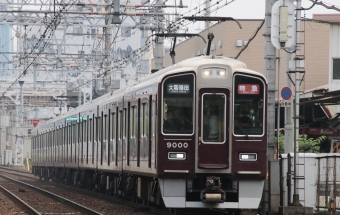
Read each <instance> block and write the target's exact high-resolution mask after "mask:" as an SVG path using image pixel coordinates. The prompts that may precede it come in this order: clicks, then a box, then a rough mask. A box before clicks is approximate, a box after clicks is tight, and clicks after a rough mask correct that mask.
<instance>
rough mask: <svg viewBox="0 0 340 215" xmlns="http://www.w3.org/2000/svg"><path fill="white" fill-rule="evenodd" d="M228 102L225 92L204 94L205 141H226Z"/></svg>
mask: <svg viewBox="0 0 340 215" xmlns="http://www.w3.org/2000/svg"><path fill="white" fill-rule="evenodd" d="M226 102H227V101H226V96H225V94H222V93H221V94H220V93H217V94H212V93H206V94H203V99H202V103H203V104H202V107H203V116H202V128H203V129H202V132H203V134H202V136H203V143H209V142H213V143H218V142H220V143H221V142H225V132H224V131H225V126H226V115H225V113H226V111H227V110H226Z"/></svg>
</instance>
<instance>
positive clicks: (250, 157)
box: [239, 153, 257, 161]
mask: <svg viewBox="0 0 340 215" xmlns="http://www.w3.org/2000/svg"><path fill="white" fill-rule="evenodd" d="M239 159H240V161H257V153H240V154H239Z"/></svg>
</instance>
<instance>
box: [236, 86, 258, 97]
mask: <svg viewBox="0 0 340 215" xmlns="http://www.w3.org/2000/svg"><path fill="white" fill-rule="evenodd" d="M237 92H238V94H251V95H254V94H255V95H258V94H260V85H259V84H239V85H238V86H237Z"/></svg>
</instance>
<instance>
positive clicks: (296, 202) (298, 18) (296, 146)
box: [292, 0, 304, 206]
mask: <svg viewBox="0 0 340 215" xmlns="http://www.w3.org/2000/svg"><path fill="white" fill-rule="evenodd" d="M296 3H297V4H296V52H295V92H294V93H295V103H294V113H295V116H294V126H295V129H294V194H293V203H292V205H293V206H300V200H299V193H298V191H297V187H298V180H297V177H299V176H298V168H297V157H298V156H299V155H298V152H299V134H300V129H299V126H300V125H299V119H300V93H301V92H300V83H301V79H300V71H303V70H304V66H303V65H302V64H301V61H303V60H304V59H303V58H302V57H301V38H300V30H301V0H296Z"/></svg>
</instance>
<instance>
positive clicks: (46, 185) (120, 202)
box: [0, 167, 254, 215]
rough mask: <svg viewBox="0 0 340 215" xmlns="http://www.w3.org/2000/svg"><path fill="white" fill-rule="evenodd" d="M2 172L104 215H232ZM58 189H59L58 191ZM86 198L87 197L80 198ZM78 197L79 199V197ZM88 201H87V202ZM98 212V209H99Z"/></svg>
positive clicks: (5, 170) (15, 172) (0, 170)
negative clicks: (166, 206)
mask: <svg viewBox="0 0 340 215" xmlns="http://www.w3.org/2000/svg"><path fill="white" fill-rule="evenodd" d="M0 172H2V173H3V174H11V175H13V176H16V177H17V178H18V179H20V180H23V179H22V177H25V178H24V180H25V181H26V182H27V183H34V184H35V183H37V184H39V185H37V186H39V187H40V188H43V189H45V190H47V191H48V192H51V193H52V192H53V193H55V192H56V193H57V195H58V196H67V198H69V199H73V200H71V201H77V199H78V200H81V202H82V204H84V205H86V206H87V207H88V208H96V207H93V204H91V202H92V203H93V202H95V204H96V205H97V206H98V205H99V206H100V205H102V206H103V207H99V208H102V210H101V211H103V214H139V215H150V214H164V215H166V214H172V215H173V214H179V215H182V214H185V215H199V214H216V215H219V214H230V215H232V213H230V211H229V213H228V212H227V211H225V210H210V209H164V208H160V207H159V206H158V207H157V206H155V205H147V204H146V203H144V204H143V202H141V201H140V200H138V199H137V198H134V199H131V198H130V199H122V198H115V197H112V196H108V195H104V194H102V193H97V192H93V191H89V190H85V189H80V188H77V187H73V186H69V185H65V184H60V183H55V182H49V181H45V180H39V179H38V177H36V176H34V175H32V174H31V173H30V172H27V171H21V170H16V169H11V168H7V167H0ZM56 188H57V189H56ZM78 194H79V195H80V196H85V197H79V196H78ZM77 196H78V197H77ZM86 199H87V200H86ZM98 199H99V200H100V201H104V202H106V203H103V202H101V203H98ZM107 204H111V205H113V206H112V207H111V211H108V210H107V209H104V207H105V205H107ZM122 206H124V207H127V208H129V209H126V208H125V209H124V208H122ZM97 208H98V207H97ZM97 210H98V209H97ZM253 214H254V213H249V212H245V213H243V214H242V215H253Z"/></svg>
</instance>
